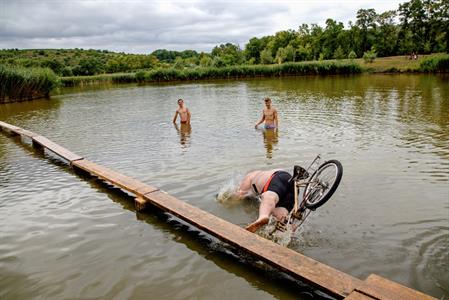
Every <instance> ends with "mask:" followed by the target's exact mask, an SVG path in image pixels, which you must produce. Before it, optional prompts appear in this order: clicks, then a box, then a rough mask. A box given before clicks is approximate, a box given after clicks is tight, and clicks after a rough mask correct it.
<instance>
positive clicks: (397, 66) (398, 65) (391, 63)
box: [355, 53, 447, 73]
mask: <svg viewBox="0 0 449 300" xmlns="http://www.w3.org/2000/svg"><path fill="white" fill-rule="evenodd" d="M445 56H447V54H444V53H434V54H428V55H418V57H417V59H410V58H409V56H404V55H400V56H389V57H380V58H376V59H375V60H374V62H372V63H366V62H365V61H364V60H363V59H362V58H359V59H356V60H355V61H356V62H357V63H358V64H359V65H360V66H361V67H362V68H363V69H364V70H365V71H367V72H374V73H402V72H408V73H415V72H429V71H424V70H422V69H421V64H422V63H423V62H425V61H427V60H429V59H430V60H432V59H435V58H436V59H438V58H442V57H445Z"/></svg>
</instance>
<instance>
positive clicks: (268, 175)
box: [236, 169, 295, 232]
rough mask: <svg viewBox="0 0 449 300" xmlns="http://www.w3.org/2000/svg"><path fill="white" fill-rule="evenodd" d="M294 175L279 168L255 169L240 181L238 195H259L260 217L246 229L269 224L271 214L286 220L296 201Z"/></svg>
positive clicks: (253, 229)
mask: <svg viewBox="0 0 449 300" xmlns="http://www.w3.org/2000/svg"><path fill="white" fill-rule="evenodd" d="M291 178H292V176H291V175H290V173H288V172H286V171H282V170H279V169H274V170H268V171H261V170H258V171H253V172H250V173H248V174H247V175H246V176H245V178H243V180H242V181H241V182H240V184H239V187H238V189H237V191H236V196H237V197H239V198H244V197H247V196H251V195H259V196H260V199H261V202H260V206H259V217H258V218H257V220H256V221H254V222H253V223H251V224H249V225H248V226H246V230H248V231H250V232H255V231H257V229H259V228H260V227H262V226H263V225H265V224H267V223H268V221H269V219H270V215H273V216H274V217H275V218H276V219H277V220H279V221H284V220H285V219H286V217H287V216H288V213H289V212H290V211H291V210H292V209H293V206H294V203H295V196H294V188H293V183H292V181H291Z"/></svg>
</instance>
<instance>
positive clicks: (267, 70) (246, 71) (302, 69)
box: [61, 61, 362, 86]
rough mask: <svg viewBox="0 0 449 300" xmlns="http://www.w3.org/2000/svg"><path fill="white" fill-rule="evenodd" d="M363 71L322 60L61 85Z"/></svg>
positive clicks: (145, 74) (161, 72)
mask: <svg viewBox="0 0 449 300" xmlns="http://www.w3.org/2000/svg"><path fill="white" fill-rule="evenodd" d="M360 72H362V68H361V67H360V66H359V65H358V64H357V63H355V62H353V61H346V62H341V61H322V62H301V63H284V64H280V65H240V66H228V67H222V68H216V67H199V68H191V69H176V68H170V69H162V68H161V69H155V70H150V71H139V72H136V73H129V74H111V75H96V76H81V77H80V76H77V77H75V76H73V77H63V78H62V79H61V80H62V84H63V85H64V86H76V85H86V84H96V83H130V82H138V83H143V82H162V81H183V80H204V79H231V78H254V77H274V76H294V75H336V74H356V73H360Z"/></svg>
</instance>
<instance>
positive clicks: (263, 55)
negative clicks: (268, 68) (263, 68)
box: [260, 49, 273, 65]
mask: <svg viewBox="0 0 449 300" xmlns="http://www.w3.org/2000/svg"><path fill="white" fill-rule="evenodd" d="M260 62H261V63H262V64H265V65H268V64H272V63H273V56H272V54H271V50H270V49H263V50H262V52H260Z"/></svg>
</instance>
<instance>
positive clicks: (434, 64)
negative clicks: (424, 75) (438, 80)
mask: <svg viewBox="0 0 449 300" xmlns="http://www.w3.org/2000/svg"><path fill="white" fill-rule="evenodd" d="M419 70H420V71H421V72H440V73H448V72H449V55H443V56H437V57H432V58H427V59H425V60H423V61H422V62H421V64H420V66H419Z"/></svg>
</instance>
